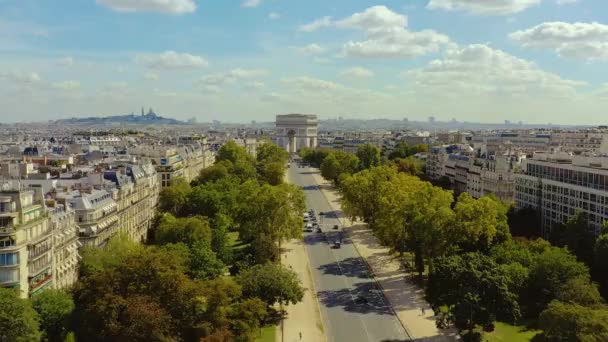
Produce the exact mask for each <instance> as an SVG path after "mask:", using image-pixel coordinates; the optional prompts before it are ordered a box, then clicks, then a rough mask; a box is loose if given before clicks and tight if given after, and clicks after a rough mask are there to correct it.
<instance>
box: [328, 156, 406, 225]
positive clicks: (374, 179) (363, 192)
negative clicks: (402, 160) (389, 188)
mask: <svg viewBox="0 0 608 342" xmlns="http://www.w3.org/2000/svg"><path fill="white" fill-rule="evenodd" d="M396 176H397V171H396V170H395V168H393V167H390V166H386V165H384V166H378V167H373V168H371V169H369V170H363V171H361V172H358V173H355V174H354V175H348V176H347V177H345V178H344V179H343V180H342V182H341V183H340V193H341V195H342V210H344V212H345V213H346V215H348V216H349V217H351V218H360V219H363V220H365V221H366V222H368V223H369V224H370V226H373V225H374V222H375V220H376V216H377V215H378V213H379V211H380V190H381V189H382V187H383V186H384V185H385V183H387V182H391V181H392V180H393V179H394V178H395V177H396Z"/></svg>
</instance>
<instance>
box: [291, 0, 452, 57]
mask: <svg viewBox="0 0 608 342" xmlns="http://www.w3.org/2000/svg"><path fill="white" fill-rule="evenodd" d="M407 25H408V18H407V16H405V15H403V14H399V13H396V12H394V11H392V10H390V9H389V8H387V7H385V6H373V7H370V8H368V9H366V10H365V11H363V12H360V13H355V14H353V15H351V16H350V17H347V18H344V19H342V20H337V21H332V20H331V18H330V17H325V18H322V19H319V20H317V21H315V22H313V23H311V24H308V25H304V26H302V27H300V30H301V31H305V32H310V31H314V30H317V29H320V28H323V27H328V26H334V27H336V28H340V29H358V30H362V31H364V32H365V34H366V39H365V40H363V41H349V42H347V43H346V44H344V46H343V52H344V55H345V56H348V57H361V58H408V59H409V58H415V57H418V56H423V55H427V54H429V53H434V52H438V51H439V50H440V49H441V47H442V46H444V45H447V44H448V43H449V42H450V39H449V38H448V37H447V36H446V35H443V34H439V33H437V32H435V31H432V30H424V31H419V32H413V31H409V30H408V29H407Z"/></svg>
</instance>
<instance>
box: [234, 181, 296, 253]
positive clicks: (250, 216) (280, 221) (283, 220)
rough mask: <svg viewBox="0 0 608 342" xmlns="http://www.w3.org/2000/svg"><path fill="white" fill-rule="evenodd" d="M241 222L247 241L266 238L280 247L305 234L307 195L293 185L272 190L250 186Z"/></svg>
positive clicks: (243, 199) (245, 192) (243, 196)
mask: <svg viewBox="0 0 608 342" xmlns="http://www.w3.org/2000/svg"><path fill="white" fill-rule="evenodd" d="M240 195H241V197H240V198H241V199H240V201H239V202H240V203H241V207H240V209H239V212H238V216H237V222H238V224H239V225H238V229H239V236H240V237H241V239H243V240H245V241H251V240H253V239H254V238H255V237H256V236H257V235H258V234H266V235H268V236H269V237H270V238H271V239H272V240H273V241H275V242H276V243H281V241H283V240H286V239H291V238H298V237H300V236H301V234H302V212H303V211H304V210H305V208H306V207H305V204H304V202H305V197H304V192H303V191H302V189H300V188H299V187H297V186H295V185H292V184H280V185H277V186H271V185H268V184H263V185H261V186H260V185H256V184H255V183H251V184H249V186H248V187H246V188H243V189H242V191H241V193H240Z"/></svg>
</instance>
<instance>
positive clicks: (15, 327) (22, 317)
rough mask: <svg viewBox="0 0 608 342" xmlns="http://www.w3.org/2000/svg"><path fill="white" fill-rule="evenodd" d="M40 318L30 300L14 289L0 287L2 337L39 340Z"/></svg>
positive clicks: (24, 341)
mask: <svg viewBox="0 0 608 342" xmlns="http://www.w3.org/2000/svg"><path fill="white" fill-rule="evenodd" d="M40 337H41V334H40V330H39V318H38V314H37V313H36V311H35V310H34V309H33V308H32V304H31V303H30V301H28V300H26V299H21V298H19V293H18V292H17V291H16V290H13V289H5V288H2V287H0V338H2V339H3V340H5V341H15V342H30V341H39V340H40Z"/></svg>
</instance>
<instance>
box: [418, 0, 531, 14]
mask: <svg viewBox="0 0 608 342" xmlns="http://www.w3.org/2000/svg"><path fill="white" fill-rule="evenodd" d="M541 2H542V0H430V1H429V3H428V5H427V6H426V7H427V8H428V9H432V10H434V9H439V10H446V11H465V12H469V13H472V14H479V15H508V14H513V13H518V12H521V11H524V10H526V9H528V8H530V7H532V6H537V5H539V4H540V3H541Z"/></svg>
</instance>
